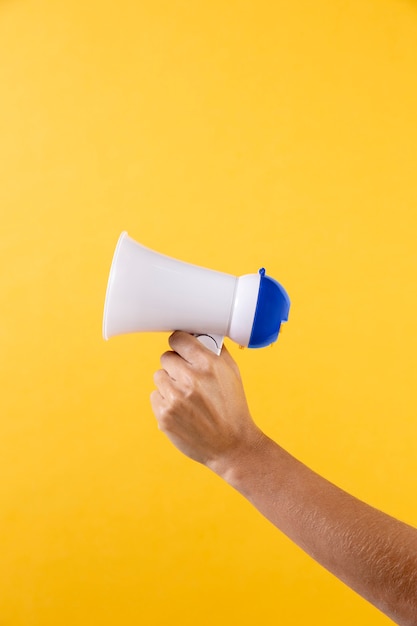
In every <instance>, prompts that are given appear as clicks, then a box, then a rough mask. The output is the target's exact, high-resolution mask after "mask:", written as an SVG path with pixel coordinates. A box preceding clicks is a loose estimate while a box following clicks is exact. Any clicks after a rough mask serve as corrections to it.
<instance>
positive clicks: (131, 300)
mask: <svg viewBox="0 0 417 626" xmlns="http://www.w3.org/2000/svg"><path fill="white" fill-rule="evenodd" d="M289 309H290V300H289V297H288V295H287V293H286V291H285V290H284V288H283V287H282V286H281V285H280V284H279V283H278V282H277V281H276V280H274V279H273V278H271V277H270V276H267V275H266V273H265V270H264V269H263V268H262V269H260V270H259V272H258V273H256V274H246V275H244V276H239V277H237V276H233V275H231V274H226V273H223V272H218V271H215V270H210V269H206V268H204V267H199V266H197V265H192V264H190V263H186V262H183V261H179V260H177V259H174V258H171V257H169V256H166V255H164V254H160V253H158V252H155V251H154V250H151V249H149V248H146V247H145V246H142V245H141V244H139V243H137V242H136V241H134V240H133V239H132V238H131V237H129V236H128V234H127V233H126V232H123V233H122V234H121V235H120V237H119V240H118V242H117V246H116V250H115V252H114V256H113V261H112V264H111V269H110V275H109V279H108V285H107V291H106V299H105V305H104V317H103V336H104V338H105V339H109V338H110V337H113V336H115V335H121V334H125V333H135V332H143V331H146V332H165V331H168V332H169V331H173V330H184V331H186V332H188V333H192V334H194V335H196V336H197V337H198V338H199V340H200V341H201V342H202V343H204V345H206V347H208V348H209V349H210V350H212V351H213V352H215V353H216V354H220V351H221V348H222V345H223V340H224V338H225V337H229V338H230V339H232V340H233V341H235V342H236V343H238V344H239V345H241V346H247V347H249V348H261V347H263V346H267V345H269V344H271V343H274V342H275V341H276V340H277V338H278V334H279V331H280V327H281V323H282V322H285V321H287V320H288V314H289Z"/></svg>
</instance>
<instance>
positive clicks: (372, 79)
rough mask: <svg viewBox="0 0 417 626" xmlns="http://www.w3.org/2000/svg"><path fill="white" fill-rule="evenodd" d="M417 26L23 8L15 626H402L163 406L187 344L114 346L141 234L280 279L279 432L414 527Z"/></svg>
mask: <svg viewBox="0 0 417 626" xmlns="http://www.w3.org/2000/svg"><path fill="white" fill-rule="evenodd" d="M416 111H417V3H416V2H415V1H412V0H408V1H407V0H351V1H343V0H336V1H335V0H327V1H326V0H315V1H309V0H297V1H294V2H271V1H267V0H257V1H256V2H254V1H252V2H249V1H246V0H241V1H237V0H223V1H220V0H213V1H212V2H197V1H194V2H193V1H191V0H189V1H186V0H174V1H172V2H169V1H167V0H152V1H151V0H145V1H140V2H135V1H134V0H119V2H117V3H114V2H109V1H108V0H104V1H101V2H97V1H92V0H90V1H84V0H77V1H75V0H73V1H72V2H63V1H53V0H50V1H46V0H44V1H39V0H38V1H36V2H35V0H32V1H31V0H2V1H0V177H1V178H0V180H1V182H0V208H1V243H0V250H1V253H0V254H1V256H0V259H1V263H0V267H1V269H0V271H1V277H0V287H1V291H0V293H1V296H0V306H1V308H0V320H1V324H0V346H1V347H0V349H1V361H0V375H1V396H0V409H1V415H0V624H1V626H50V625H54V626H55V625H58V624H59V625H60V626H66V625H67V624H68V625H74V624H77V625H78V626H87V625H91V624H100V625H101V626H116V625H117V626H120V625H123V626H133V625H135V626H136V625H138V624H143V625H145V624H146V626H165V625H166V624H178V625H181V626H191V625H194V624H199V625H200V626H212V625H213V624H216V625H218V626H230V625H233V624H239V625H240V626H252V625H253V624H260V625H262V626H267V625H269V624H271V625H272V624H277V623H280V624H281V623H282V624H286V625H287V626H292V625H298V624H320V625H329V626H330V625H332V626H334V624H338V625H339V626H342V625H344V624H346V625H348V624H349V625H351V624H352V623H356V624H363V625H366V626H371V625H379V624H381V625H382V624H385V623H390V622H388V620H387V619H386V618H385V617H383V616H382V615H380V614H379V613H378V612H377V611H376V610H375V609H373V608H372V607H370V606H369V605H368V604H367V603H365V602H364V601H363V600H362V599H360V598H358V597H357V596H356V595H355V594H354V593H353V592H351V591H350V590H348V589H347V588H345V587H344V586H343V585H342V584H341V583H340V582H338V581H337V580H335V579H334V578H333V577H332V576H330V575H329V574H328V573H327V572H326V571H324V570H322V569H321V568H320V567H319V566H318V565H317V564H315V563H314V562H313V561H311V560H310V559H309V558H308V557H306V556H305V555H304V554H303V553H302V552H301V551H300V550H299V549H298V548H296V547H295V546H293V545H292V544H291V543H290V542H289V541H288V540H287V539H286V538H285V537H283V536H282V535H281V534H280V533H279V532H278V531H277V530H275V529H274V528H273V527H272V526H271V525H270V524H269V523H268V522H266V521H265V520H264V519H263V518H262V517H261V516H260V515H259V514H258V513H257V512H256V511H254V510H253V509H252V508H251V507H250V506H249V504H247V503H246V502H245V501H244V500H243V499H242V498H241V497H240V496H239V495H238V494H236V493H235V492H233V491H232V490H231V489H230V488H228V487H227V486H226V485H224V484H223V483H222V482H221V481H220V480H219V479H218V478H217V477H215V476H213V475H211V474H210V473H209V472H208V471H207V470H206V469H205V468H202V467H200V466H199V465H196V464H194V463H192V462H191V461H189V460H188V459H186V458H184V457H182V456H181V455H180V454H179V453H178V452H177V451H176V450H175V449H174V448H173V447H172V446H171V445H170V444H169V442H168V441H167V440H166V439H165V437H164V436H163V435H162V434H161V433H160V432H159V431H158V429H157V427H156V423H155V420H154V417H153V415H152V412H151V410H150V405H149V394H150V392H151V390H152V388H153V383H152V375H153V372H154V370H155V369H157V368H158V366H159V355H160V354H161V353H162V352H163V351H164V350H165V349H166V345H167V344H166V341H167V336H166V335H165V334H160V335H158V334H147V335H146V334H142V335H130V336H127V337H119V338H115V339H112V340H111V341H109V342H108V343H106V342H104V341H103V340H102V337H101V319H102V308H103V302H104V293H105V288H106V283H107V276H108V270H109V266H110V262H111V257H112V254H113V250H114V246H115V243H116V240H117V237H118V236H119V233H120V231H121V230H124V229H126V230H128V232H129V234H130V235H131V236H132V237H134V238H135V239H137V240H138V241H140V242H141V243H142V244H144V245H146V246H148V247H151V248H153V249H155V250H158V251H160V252H163V253H164V254H168V255H171V256H174V257H176V258H179V259H182V260H184V261H188V262H191V263H195V264H198V265H203V266H206V267H210V268H212V269H216V270H220V271H224V272H229V273H232V274H236V275H238V274H244V273H248V272H256V271H257V270H258V269H259V267H261V266H265V267H266V269H267V271H268V273H269V274H270V275H272V276H274V277H275V278H277V279H278V280H280V281H281V282H282V283H283V284H284V285H285V287H286V288H287V290H288V292H289V294H290V296H291V300H292V310H291V318H290V322H289V323H288V324H287V325H286V326H285V328H284V332H283V333H282V335H281V337H280V339H279V341H278V343H277V345H276V346H274V347H273V348H271V349H264V350H259V351H251V350H245V351H239V350H238V349H237V347H236V346H234V345H230V342H229V343H228V345H229V348H230V349H231V351H232V353H233V354H234V356H235V357H236V358H237V360H238V362H239V364H240V367H241V371H242V375H243V377H244V381H245V385H246V389H247V395H248V400H249V403H250V406H251V409H252V412H253V415H254V418H255V419H256V421H257V423H258V424H259V425H260V426H261V427H262V428H263V429H264V430H266V431H267V432H268V433H269V434H270V435H271V436H272V437H274V438H276V439H277V440H278V441H279V442H280V443H281V444H282V445H284V446H285V447H287V448H288V449H289V450H290V451H291V452H292V453H293V454H294V455H295V456H297V457H299V458H300V459H302V460H303V461H305V462H306V463H307V464H309V465H310V466H312V467H313V468H314V469H316V470H317V471H319V472H320V473H322V474H324V475H326V476H327V477H328V478H329V479H330V480H332V481H334V482H336V483H337V484H339V485H340V486H342V487H344V488H345V489H347V490H349V491H351V492H353V493H355V494H356V495H357V496H359V497H360V498H363V499H365V500H367V501H369V502H370V503H371V504H373V505H375V506H377V507H379V508H382V509H384V510H386V511H387V512H390V513H391V514H393V515H395V516H397V517H399V518H401V519H404V520H406V521H408V522H409V523H411V524H417V501H416V498H415V494H416V492H417V479H416V476H417V454H416V446H417V443H416V436H417V417H416V415H417V396H416V391H415V389H416V385H415V380H416V369H417V356H416V355H417V334H416V316H417V298H416V286H415V285H416V278H417V249H416V234H417V180H416V171H417V121H416Z"/></svg>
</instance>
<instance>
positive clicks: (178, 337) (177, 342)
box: [169, 330, 215, 364]
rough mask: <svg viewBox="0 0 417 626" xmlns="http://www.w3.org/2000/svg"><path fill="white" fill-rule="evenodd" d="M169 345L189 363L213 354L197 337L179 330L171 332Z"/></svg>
mask: <svg viewBox="0 0 417 626" xmlns="http://www.w3.org/2000/svg"><path fill="white" fill-rule="evenodd" d="M169 345H170V347H171V348H172V350H174V352H176V353H177V354H179V355H180V356H181V357H182V358H183V359H184V360H185V361H187V362H188V363H190V364H193V363H198V362H199V361H200V359H201V358H204V357H209V358H210V356H212V355H214V353H213V352H212V351H211V350H209V349H208V348H206V347H205V346H204V345H203V344H202V343H201V341H198V339H197V337H195V336H194V335H190V334H189V333H185V332H183V331H180V330H177V331H175V332H174V333H172V335H171V336H170V338H169ZM214 356H215V355H214Z"/></svg>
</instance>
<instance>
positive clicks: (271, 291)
mask: <svg viewBox="0 0 417 626" xmlns="http://www.w3.org/2000/svg"><path fill="white" fill-rule="evenodd" d="M259 274H260V275H261V280H260V282H259V292H258V301H257V304H256V309H255V317H254V319H253V326H252V332H251V336H250V339H249V344H248V346H249V348H263V347H264V346H269V345H270V344H271V343H274V342H275V341H276V340H277V339H278V334H279V330H280V328H281V323H282V322H286V321H287V320H288V315H289V312H290V299H289V297H288V294H287V292H286V291H285V289H284V288H283V287H282V286H281V285H280V284H279V283H278V282H277V281H276V280H274V279H273V278H270V277H269V276H266V274H265V270H264V268H262V269H260V270H259Z"/></svg>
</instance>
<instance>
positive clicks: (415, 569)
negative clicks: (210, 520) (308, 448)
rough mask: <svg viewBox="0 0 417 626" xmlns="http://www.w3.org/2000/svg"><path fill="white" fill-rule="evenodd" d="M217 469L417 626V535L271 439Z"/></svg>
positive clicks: (400, 618)
mask: <svg viewBox="0 0 417 626" xmlns="http://www.w3.org/2000/svg"><path fill="white" fill-rule="evenodd" d="M212 469H213V470H214V471H215V472H216V473H218V474H219V475H220V476H222V477H223V478H224V479H225V480H226V481H227V482H228V483H229V484H230V485H232V486H233V487H234V488H235V489H237V490H238V491H239V492H240V493H241V494H242V495H243V496H245V497H246V498H247V499H248V500H249V501H250V502H251V503H252V504H253V505H254V506H255V507H256V508H257V509H258V510H259V511H260V512H261V513H262V514H263V515H264V516H265V517H266V518H268V519H269V520H270V521H271V522H272V523H273V524H274V525H275V526H276V527H277V528H279V529H280V530H281V531H282V532H283V533H285V534H286V535H287V536H288V537H289V538H290V539H291V540H292V541H294V542H295V543H296V544H297V545H299V546H300V547H301V548H302V549H303V550H305V551H306V552H307V553H308V554H310V555H311V556H312V557H313V558H314V559H315V560H316V561H318V562H319V563H320V564H321V565H323V566H324V567H325V568H327V569H328V570H329V571H331V572H332V573H333V574H335V575H336V576H337V577H338V578H340V579H341V580H343V581H344V582H345V583H346V584H347V585H349V586H350V587H351V588H352V589H354V590H355V591H357V592H358V593H359V594H360V595H361V596H363V597H364V598H366V599H367V600H369V601H370V602H371V603H372V604H374V605H375V606H376V607H378V608H379V609H381V610H382V611H383V612H384V613H385V614H386V615H388V616H389V617H391V618H392V619H393V620H395V621H396V622H397V623H398V624H402V625H416V624H417V530H416V529H414V528H412V527H410V526H408V525H406V524H403V523H402V522H399V521H398V520H395V519H393V518H391V517H390V516H388V515H385V514H384V513H382V512H380V511H378V510H376V509H374V508H372V507H370V506H368V505H367V504H365V503H364V502H361V501H360V500H357V499H356V498H354V497H352V496H350V495H349V494H347V493H346V492H344V491H343V490H341V489H339V488H338V487H336V486H335V485H333V484H332V483H330V482H328V481H327V480H325V479H324V478H322V477H320V476H319V475H318V474H316V473H315V472H313V471H312V470H310V469H309V468H307V467H306V466H305V465H303V464H302V463H300V462H299V461H297V460H296V459H295V458H294V457H292V456H291V455H290V454H288V453H287V452H286V451H285V450H283V449H282V448H280V447H279V446H278V445H277V444H276V443H274V442H273V441H271V440H270V439H269V438H267V437H265V436H264V437H262V438H261V439H259V440H257V441H256V444H254V445H253V446H252V447H249V448H248V447H246V448H242V449H237V450H235V451H234V452H233V455H232V456H230V455H229V456H228V457H227V458H223V459H218V460H217V461H216V462H215V463H213V464H212Z"/></svg>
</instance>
